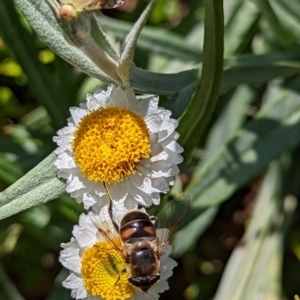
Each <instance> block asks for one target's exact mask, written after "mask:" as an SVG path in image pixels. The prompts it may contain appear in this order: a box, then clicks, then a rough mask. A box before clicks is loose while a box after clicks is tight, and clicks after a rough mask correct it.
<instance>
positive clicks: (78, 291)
mask: <svg viewBox="0 0 300 300" xmlns="http://www.w3.org/2000/svg"><path fill="white" fill-rule="evenodd" d="M63 286H64V287H66V288H67V289H72V297H73V298H75V299H83V298H85V297H86V296H87V291H86V289H85V288H84V285H83V279H82V278H80V277H78V276H76V275H75V274H73V273H71V274H70V275H69V276H68V277H67V279H66V280H65V281H63Z"/></svg>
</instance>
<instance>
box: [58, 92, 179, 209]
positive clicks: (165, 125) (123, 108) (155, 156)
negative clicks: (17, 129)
mask: <svg viewBox="0 0 300 300" xmlns="http://www.w3.org/2000/svg"><path fill="white" fill-rule="evenodd" d="M158 100H159V98H158V97H154V96H152V97H149V98H147V99H143V100H140V101H137V99H136V97H135V95H134V92H133V90H132V89H125V90H123V89H122V88H120V87H115V86H110V87H109V88H108V90H107V91H103V90H98V91H96V92H95V93H94V95H88V96H87V102H86V104H82V105H81V106H80V107H79V108H78V107H72V108H71V109H70V112H71V117H70V118H69V119H68V125H67V126H66V127H64V128H63V129H61V130H59V131H58V133H57V134H58V135H57V136H56V137H54V139H53V140H54V141H55V142H56V143H57V144H58V148H57V149H56V151H55V153H56V154H57V160H56V162H55V165H56V166H57V168H58V176H59V177H62V178H65V179H67V182H66V190H67V192H68V193H70V194H71V196H72V197H74V198H75V199H76V200H77V202H79V203H82V202H83V204H84V207H85V209H88V208H90V207H91V206H93V210H94V211H99V210H100V208H101V207H102V206H103V205H104V204H106V203H107V201H108V198H107V196H106V193H105V189H104V187H103V182H105V184H106V186H107V187H108V190H109V191H110V193H111V196H112V198H113V199H114V200H116V201H119V202H124V201H125V200H126V201H125V206H126V207H128V208H133V207H135V206H136V205H137V203H136V201H137V202H138V203H139V204H141V205H144V206H150V205H152V204H156V205H157V204H159V201H160V196H159V194H160V193H162V192H163V193H167V192H168V190H169V185H172V184H173V183H174V175H177V174H178V173H179V169H178V167H177V165H178V164H179V163H181V162H182V160H183V159H182V156H181V155H180V153H181V152H182V151H183V149H182V148H181V147H180V146H179V145H178V143H177V142H176V141H177V139H178V137H179V134H178V133H177V132H176V131H175V129H176V127H177V125H178V121H177V120H174V119H172V118H170V116H171V112H170V111H169V110H166V109H164V108H161V107H158Z"/></svg>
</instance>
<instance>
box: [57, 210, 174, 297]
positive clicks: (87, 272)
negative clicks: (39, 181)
mask: <svg viewBox="0 0 300 300" xmlns="http://www.w3.org/2000/svg"><path fill="white" fill-rule="evenodd" d="M127 212H128V210H127V209H125V208H124V207H123V206H122V207H121V206H120V205H119V207H117V208H116V207H114V220H115V222H116V223H117V224H119V222H120V220H121V219H122V217H123V216H124V215H125V214H126V213H127ZM95 218H96V215H94V214H93V213H91V212H90V213H89V215H85V214H82V215H81V216H80V219H79V225H76V226H75V227H74V229H73V236H74V238H72V239H71V241H70V242H69V243H65V244H62V247H63V248H64V250H62V251H61V254H60V262H61V263H62V264H63V266H64V267H65V268H67V269H69V270H70V275H69V276H68V277H67V279H66V280H65V281H64V282H63V285H64V287H66V288H68V289H71V290H72V292H71V294H72V297H73V298H75V299H86V300H92V299H93V300H96V299H98V300H99V299H103V300H125V299H131V300H140V299H146V300H150V299H158V298H159V293H162V292H163V291H165V290H167V289H168V288H169V286H168V283H167V281H166V280H167V278H169V277H170V276H171V275H172V273H173V272H172V269H173V268H174V267H175V266H176V265H177V263H176V262H175V261H174V260H173V259H171V258H170V257H169V255H170V253H171V246H170V245H169V246H167V248H166V249H165V253H164V255H163V256H162V257H161V258H160V271H159V273H160V279H159V282H158V283H157V284H156V285H154V286H153V287H151V288H150V289H149V290H148V291H147V293H143V292H142V291H141V290H140V289H139V288H137V287H136V286H134V285H132V284H131V283H129V281H128V279H129V273H128V272H127V271H126V270H127V269H126V263H125V260H124V257H123V256H122V253H121V251H120V249H122V248H119V249H118V248H117V247H115V246H114V245H113V244H112V242H110V241H108V240H107V239H106V238H104V236H103V235H102V234H101V233H100V232H99V230H98V229H97V228H96V225H95V221H97V224H98V223H99V224H106V228H107V229H108V230H109V231H110V232H111V234H110V237H111V239H112V240H113V242H114V243H115V245H117V246H118V247H119V246H120V247H122V245H123V244H122V242H121V238H120V235H119V234H117V232H116V230H115V229H114V227H113V225H112V223H111V221H110V217H109V215H108V207H107V206H105V207H103V208H102V209H101V211H100V214H99V215H97V219H95ZM91 220H93V221H91ZM158 231H159V229H158V230H157V235H158V237H159V235H160V233H159V232H158Z"/></svg>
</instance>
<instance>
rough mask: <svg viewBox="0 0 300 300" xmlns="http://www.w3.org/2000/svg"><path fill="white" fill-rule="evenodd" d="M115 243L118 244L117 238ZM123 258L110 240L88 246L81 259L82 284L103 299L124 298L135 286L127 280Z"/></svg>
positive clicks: (127, 296) (116, 299) (115, 299)
mask: <svg viewBox="0 0 300 300" xmlns="http://www.w3.org/2000/svg"><path fill="white" fill-rule="evenodd" d="M115 243H117V244H120V243H121V242H120V239H119V238H117V239H116V240H115ZM125 268H126V265H125V261H124V258H123V257H122V255H121V254H120V252H119V251H118V250H116V249H115V248H114V246H112V244H111V243H110V242H97V243H96V244H94V245H93V246H92V247H91V248H88V249H87V250H86V251H85V252H84V255H83V258H82V261H81V272H82V276H83V280H84V286H85V288H86V290H87V291H88V292H90V293H91V294H92V295H93V296H99V297H101V298H102V299H104V300H125V299H128V298H130V297H131V296H132V294H133V293H134V291H135V288H134V287H133V286H132V285H131V284H130V283H129V281H128V273H127V272H126V270H125Z"/></svg>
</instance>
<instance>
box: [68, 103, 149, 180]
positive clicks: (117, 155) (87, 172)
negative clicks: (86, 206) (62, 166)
mask: <svg viewBox="0 0 300 300" xmlns="http://www.w3.org/2000/svg"><path fill="white" fill-rule="evenodd" d="M72 147H73V155H74V159H75V163H76V165H77V166H78V167H79V168H80V170H81V172H82V173H83V175H84V176H85V177H87V178H88V179H89V180H91V181H94V182H107V183H118V182H120V181H122V180H123V179H124V178H128V177H129V176H130V175H132V174H134V173H136V172H137V170H138V166H139V163H140V162H141V161H142V160H143V159H147V158H149V157H150V143H149V133H148V129H147V126H146V124H145V122H144V120H143V118H142V116H140V115H138V114H135V113H133V112H131V111H129V110H128V109H126V108H121V107H113V106H109V107H106V108H103V107H101V108H99V109H97V110H94V111H92V112H91V113H90V114H88V115H86V116H85V117H83V118H82V120H81V121H80V123H79V124H78V127H77V129H76V131H75V132H74V140H73V142H72Z"/></svg>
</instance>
